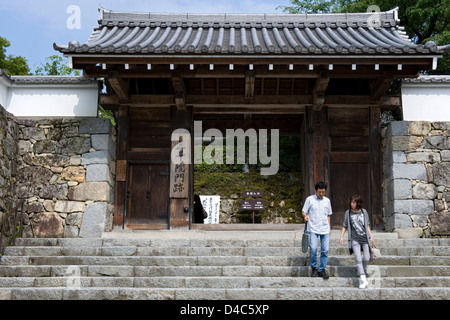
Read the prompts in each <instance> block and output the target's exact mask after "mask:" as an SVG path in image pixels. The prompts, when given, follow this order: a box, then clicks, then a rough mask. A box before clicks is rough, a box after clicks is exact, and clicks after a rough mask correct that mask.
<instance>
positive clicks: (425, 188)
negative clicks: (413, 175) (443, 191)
mask: <svg viewBox="0 0 450 320" xmlns="http://www.w3.org/2000/svg"><path fill="white" fill-rule="evenodd" d="M412 195H413V198H414V199H422V200H433V199H435V198H436V197H437V191H436V186H435V185H434V184H431V183H418V184H416V185H415V186H414V187H413V189H412Z"/></svg>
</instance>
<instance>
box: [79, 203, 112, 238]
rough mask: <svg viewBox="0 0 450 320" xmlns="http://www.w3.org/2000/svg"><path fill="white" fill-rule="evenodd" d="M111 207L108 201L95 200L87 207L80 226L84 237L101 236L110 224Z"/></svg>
mask: <svg viewBox="0 0 450 320" xmlns="http://www.w3.org/2000/svg"><path fill="white" fill-rule="evenodd" d="M110 214H111V212H110V209H109V206H108V204H107V203H106V202H94V203H91V204H90V205H88V206H87V207H86V210H85V211H84V214H83V221H82V223H81V228H80V237H82V238H100V237H101V235H102V232H104V231H106V230H107V228H108V226H109V223H110V221H109V219H110Z"/></svg>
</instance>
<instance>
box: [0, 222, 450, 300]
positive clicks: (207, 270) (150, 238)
mask: <svg viewBox="0 0 450 320" xmlns="http://www.w3.org/2000/svg"><path fill="white" fill-rule="evenodd" d="M339 234H340V231H338V230H333V232H332V236H331V240H330V252H329V262H328V267H327V271H328V273H329V274H330V278H329V279H328V280H324V279H322V278H311V277H309V274H310V269H309V267H308V266H309V263H308V254H304V253H302V252H301V249H300V247H301V246H300V242H301V236H302V232H301V231H297V232H294V231H199V230H191V231H168V230H166V231H141V232H138V231H116V232H110V233H104V234H103V236H102V238H93V239H87V238H76V239H74V238H64V239H63V238H60V239H35V238H34V239H25V238H24V239H17V241H16V246H15V247H8V248H6V250H5V254H4V256H3V257H2V258H1V262H0V299H3V300H94V299H95V300H99V299H102V300H113V299H118V300H206V299H207V300H298V299H321V300H324V299H325V300H343V299H345V300H348V299H373V300H393V299H394V300H399V299H401V300H415V299H417V300H448V299H449V297H450V294H449V293H450V239H449V238H441V239H398V238H397V235H396V234H395V233H383V232H374V233H373V235H374V240H375V243H376V245H377V247H378V248H379V249H380V250H381V252H382V254H383V257H382V258H381V259H379V260H377V261H375V262H371V263H370V264H369V267H368V273H369V275H370V276H369V278H368V280H369V288H367V289H359V288H358V284H359V278H358V277H357V276H356V268H355V261H354V257H353V255H349V253H348V249H347V247H346V242H345V246H341V245H340V244H339ZM346 237H347V235H345V239H346Z"/></svg>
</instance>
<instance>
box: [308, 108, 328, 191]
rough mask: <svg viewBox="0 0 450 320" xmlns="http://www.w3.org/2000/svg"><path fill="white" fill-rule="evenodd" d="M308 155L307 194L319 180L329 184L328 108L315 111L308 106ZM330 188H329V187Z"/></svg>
mask: <svg viewBox="0 0 450 320" xmlns="http://www.w3.org/2000/svg"><path fill="white" fill-rule="evenodd" d="M305 121H306V136H305V139H306V149H307V150H306V153H307V155H306V157H307V163H308V172H307V174H308V185H307V186H305V187H306V188H307V190H306V192H307V194H313V193H314V186H315V184H316V183H317V182H318V181H324V182H325V183H327V184H328V185H329V179H328V176H329V174H328V172H329V168H328V164H329V161H328V137H327V127H328V122H327V110H326V108H322V109H321V110H320V111H314V110H313V107H308V108H307V111H306V118H305ZM328 190H329V189H328Z"/></svg>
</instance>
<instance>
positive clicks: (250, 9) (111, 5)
mask: <svg viewBox="0 0 450 320" xmlns="http://www.w3.org/2000/svg"><path fill="white" fill-rule="evenodd" d="M290 4H291V3H290V0H150V1H149V0H126V1H123V0H97V1H95V0H94V1H93V0H81V1H76V0H0V37H4V38H6V39H8V41H9V42H11V46H10V47H8V48H7V51H6V53H7V54H12V55H15V56H23V57H25V58H26V59H27V61H28V65H29V66H30V69H31V72H33V73H34V71H35V69H36V67H37V66H40V64H41V63H44V62H45V59H46V58H47V57H49V56H51V55H54V54H59V53H58V52H57V51H55V50H54V49H53V43H54V42H56V43H61V44H67V43H68V42H69V41H71V40H78V41H79V42H80V43H85V42H86V41H87V39H88V38H89V35H90V34H91V32H92V29H93V27H94V26H96V25H97V19H98V17H99V12H98V7H99V6H101V7H103V8H106V9H109V10H118V11H134V12H170V13H282V11H281V10H280V9H278V10H277V9H276V8H277V6H279V5H282V6H288V5H290ZM71 5H76V6H78V8H79V9H80V26H79V28H73V29H69V28H68V27H67V21H68V20H70V17H71V16H72V15H73V11H69V13H68V12H67V11H68V8H69V7H70V6H71Z"/></svg>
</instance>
